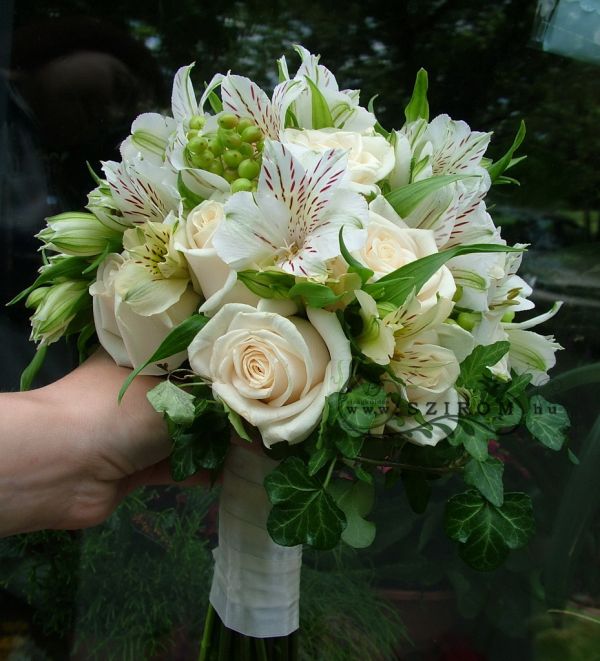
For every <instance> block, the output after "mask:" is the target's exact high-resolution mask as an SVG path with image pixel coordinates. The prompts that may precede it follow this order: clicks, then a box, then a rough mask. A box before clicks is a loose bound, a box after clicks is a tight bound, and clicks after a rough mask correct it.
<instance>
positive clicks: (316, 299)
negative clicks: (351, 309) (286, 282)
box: [288, 282, 342, 308]
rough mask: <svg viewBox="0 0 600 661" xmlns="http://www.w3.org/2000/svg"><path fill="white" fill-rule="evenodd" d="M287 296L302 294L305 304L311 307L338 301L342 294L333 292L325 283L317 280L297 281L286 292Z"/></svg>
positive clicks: (319, 306) (321, 306)
mask: <svg viewBox="0 0 600 661" xmlns="http://www.w3.org/2000/svg"><path fill="white" fill-rule="evenodd" d="M288 296H289V297H290V298H291V297H293V296H302V298H303V299H304V301H305V302H306V305H307V306H308V307H311V308H324V307H325V306H327V305H332V304H333V303H335V302H336V301H339V300H340V298H341V297H342V295H337V294H335V293H334V292H333V291H332V290H331V289H330V288H329V287H327V285H322V284H319V283H317V282H299V283H298V284H296V285H294V286H293V287H292V288H291V289H290V290H289V292H288Z"/></svg>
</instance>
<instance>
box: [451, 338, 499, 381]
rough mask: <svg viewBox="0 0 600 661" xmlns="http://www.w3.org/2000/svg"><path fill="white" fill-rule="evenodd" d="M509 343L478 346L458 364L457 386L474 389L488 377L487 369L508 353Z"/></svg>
mask: <svg viewBox="0 0 600 661" xmlns="http://www.w3.org/2000/svg"><path fill="white" fill-rule="evenodd" d="M509 349H510V343H509V342H495V343H494V344H488V345H485V346H483V345H482V346H478V347H475V348H474V349H473V351H472V352H471V353H470V354H469V355H468V356H467V357H466V358H465V359H464V360H463V362H462V363H461V364H460V376H459V377H458V380H457V385H459V386H463V387H465V388H474V387H477V385H478V384H480V383H481V381H482V379H484V378H486V377H489V376H490V374H491V373H490V371H489V369H488V367H492V366H493V365H495V364H496V363H497V362H498V361H499V360H501V359H502V357H503V356H505V355H506V354H507V353H508V350H509Z"/></svg>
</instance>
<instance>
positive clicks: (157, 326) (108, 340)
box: [90, 254, 199, 374]
mask: <svg viewBox="0 0 600 661" xmlns="http://www.w3.org/2000/svg"><path fill="white" fill-rule="evenodd" d="M124 263H125V260H124V259H123V257H122V256H121V255H117V254H111V255H108V257H107V258H106V259H105V260H104V262H102V264H101V265H100V266H99V268H98V275H97V279H96V282H94V283H93V284H92V285H91V287H90V294H91V295H92V297H93V311H94V323H95V325H96V332H97V333H98V339H99V340H100V344H101V345H102V346H103V347H104V349H106V351H107V352H108V353H109V354H110V356H111V357H112V358H113V360H114V361H115V362H116V363H117V364H118V365H122V366H124V367H137V366H138V365H140V364H142V363H143V362H145V361H146V360H147V359H148V358H149V357H150V356H151V355H152V354H153V353H154V352H155V351H156V349H157V348H158V347H159V345H160V344H161V342H162V341H163V340H164V339H165V337H166V336H167V335H168V334H169V332H170V331H171V330H172V329H173V328H175V326H178V325H179V324H180V323H181V322H182V321H184V320H185V319H187V318H188V317H189V316H190V315H192V314H193V313H194V312H195V311H196V308H197V307H198V302H199V297H198V295H197V294H196V293H195V292H194V291H193V290H192V289H191V287H188V288H187V290H186V291H185V292H184V293H183V295H182V296H181V297H180V298H179V299H178V301H177V302H176V303H175V304H174V305H171V306H170V307H169V308H167V310H165V311H164V312H160V313H157V314H152V315H149V316H143V315H141V314H138V313H137V312H134V310H133V309H132V307H131V305H129V304H128V303H127V302H126V301H124V300H123V299H122V298H121V296H119V295H118V294H117V293H116V291H115V281H116V279H117V278H118V275H119V273H120V269H121V267H122V265H123V264H124ZM186 357H187V356H186V353H185V352H181V353H178V354H177V355H175V356H172V357H170V358H169V359H168V360H165V361H161V364H165V363H166V365H167V368H168V369H175V368H177V367H179V365H181V363H182V362H183V361H184V360H185V359H186ZM143 373H144V374H164V370H163V369H161V368H160V367H157V366H156V365H149V366H148V367H147V368H145V369H144V371H143Z"/></svg>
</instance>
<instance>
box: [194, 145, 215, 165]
mask: <svg viewBox="0 0 600 661" xmlns="http://www.w3.org/2000/svg"><path fill="white" fill-rule="evenodd" d="M214 161H215V157H214V156H213V155H212V152H210V151H208V149H205V150H204V151H202V152H200V153H198V154H196V153H193V154H192V164H193V165H194V167H196V168H201V169H202V170H208V169H209V168H210V165H211V164H212V163H214Z"/></svg>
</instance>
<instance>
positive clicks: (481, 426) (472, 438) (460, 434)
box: [448, 416, 493, 461]
mask: <svg viewBox="0 0 600 661" xmlns="http://www.w3.org/2000/svg"><path fill="white" fill-rule="evenodd" d="M492 435H493V430H491V429H490V427H489V426H488V425H487V424H486V423H485V421H484V420H483V418H481V417H480V416H477V417H470V416H469V417H461V418H459V420H458V424H457V426H456V429H455V430H454V433H453V434H452V436H450V438H449V439H448V441H449V442H450V444H451V445H453V446H454V447H457V446H459V445H462V446H463V447H464V448H465V450H466V451H467V452H468V453H469V454H470V455H471V456H472V457H473V458H474V459H476V460H477V461H485V460H486V459H487V456H488V441H489V439H490V437H491V436H492Z"/></svg>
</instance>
